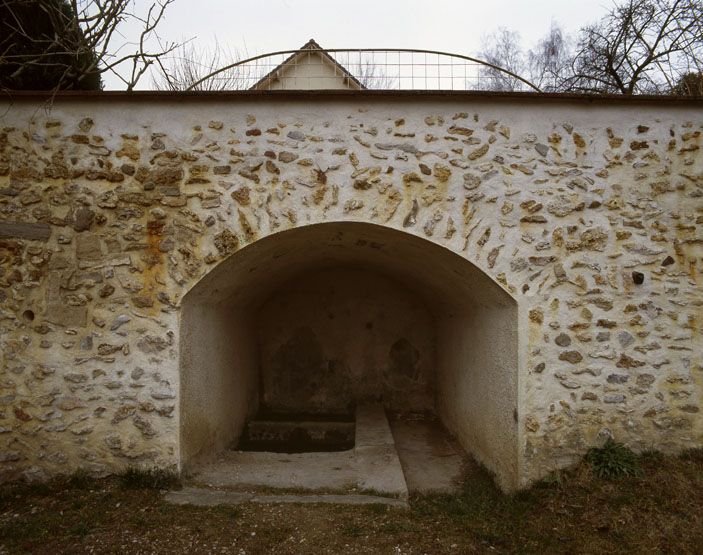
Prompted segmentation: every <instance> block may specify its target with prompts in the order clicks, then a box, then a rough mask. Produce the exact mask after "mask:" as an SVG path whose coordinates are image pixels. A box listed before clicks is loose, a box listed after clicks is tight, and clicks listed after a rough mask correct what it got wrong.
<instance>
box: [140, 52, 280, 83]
mask: <svg viewBox="0 0 703 555" xmlns="http://www.w3.org/2000/svg"><path fill="white" fill-rule="evenodd" d="M247 57H248V55H247V54H246V52H245V53H244V55H242V54H241V53H240V52H239V51H238V50H234V51H232V50H229V49H228V48H225V47H223V46H222V45H221V44H220V43H219V42H218V41H217V40H216V41H215V45H214V46H213V47H212V48H205V49H200V48H198V47H196V46H195V45H194V44H193V43H192V42H189V43H184V44H182V45H181V46H180V47H179V48H178V49H177V50H176V51H175V52H174V53H173V54H171V55H169V56H167V57H165V58H163V59H160V60H159V62H158V66H159V71H158V73H157V74H156V75H155V76H154V77H153V81H152V82H153V85H154V88H156V89H157V90H162V91H185V90H194V91H226V90H243V89H248V88H250V87H251V86H252V85H254V83H256V82H257V81H258V79H260V78H261V77H262V76H263V74H264V73H266V71H265V70H264V68H263V66H258V65H254V64H246V63H245V64H242V65H240V66H234V67H227V66H231V65H232V64H233V63H235V62H237V61H238V60H243V59H245V58H247ZM225 67H227V69H224V70H223V71H219V72H218V71H217V70H219V69H220V68H225ZM193 85H195V86H193Z"/></svg>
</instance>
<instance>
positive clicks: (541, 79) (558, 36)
mask: <svg viewBox="0 0 703 555" xmlns="http://www.w3.org/2000/svg"><path fill="white" fill-rule="evenodd" d="M570 42H571V41H570V40H569V38H568V37H567V35H566V34H565V33H564V31H563V29H562V28H561V27H560V26H559V24H557V23H556V22H554V21H552V23H551V26H550V28H549V30H548V31H547V34H546V35H545V36H544V37H543V38H542V39H540V40H539V41H538V42H537V44H536V45H535V47H534V48H533V49H531V50H530V51H528V53H527V68H528V74H529V76H530V81H532V82H533V83H535V84H536V85H537V86H538V87H539V88H540V89H541V90H543V91H545V92H556V91H560V90H562V89H563V88H564V82H565V80H566V79H567V78H568V77H569V73H570V70H571V65H572V60H573V54H572V52H571V46H570Z"/></svg>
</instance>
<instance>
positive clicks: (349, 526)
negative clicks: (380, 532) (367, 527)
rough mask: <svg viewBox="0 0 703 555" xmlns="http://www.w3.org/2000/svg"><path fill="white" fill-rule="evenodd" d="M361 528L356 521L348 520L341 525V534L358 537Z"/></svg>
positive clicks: (361, 530)
mask: <svg viewBox="0 0 703 555" xmlns="http://www.w3.org/2000/svg"><path fill="white" fill-rule="evenodd" d="M362 532H363V528H362V527H361V526H359V525H358V524H356V523H353V522H348V523H346V524H345V525H344V526H342V534H344V535H345V536H349V537H351V538H358V537H359V536H361V533H362Z"/></svg>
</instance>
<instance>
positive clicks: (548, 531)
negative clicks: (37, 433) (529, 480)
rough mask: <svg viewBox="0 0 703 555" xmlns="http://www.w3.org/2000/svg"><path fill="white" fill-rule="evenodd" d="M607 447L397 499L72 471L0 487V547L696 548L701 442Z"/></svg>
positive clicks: (702, 479)
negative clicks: (329, 498) (312, 498)
mask: <svg viewBox="0 0 703 555" xmlns="http://www.w3.org/2000/svg"><path fill="white" fill-rule="evenodd" d="M620 455H622V453H621V452H620V451H619V450H617V449H612V448H609V449H608V450H607V451H606V452H601V453H600V454H599V457H598V458H597V462H596V463H593V462H589V461H584V462H583V463H582V464H580V465H577V466H576V467H574V468H571V469H569V470H565V471H561V472H558V473H554V474H553V475H551V476H550V477H548V478H547V479H545V480H543V481H542V482H540V483H538V484H535V485H534V486H533V487H532V488H530V489H528V490H526V491H523V492H520V493H518V494H515V495H504V494H502V493H501V492H500V491H498V490H497V488H496V487H495V485H494V484H493V481H492V480H491V477H490V476H489V475H488V473H486V472H484V471H482V470H480V469H477V470H475V471H472V472H470V473H468V474H467V477H466V480H465V483H464V485H463V488H462V490H461V491H460V492H459V493H458V494H455V495H422V496H420V495H416V496H413V497H412V498H411V500H410V505H411V508H410V510H409V511H403V510H398V509H396V508H393V507H387V506H384V505H378V506H377V505H369V506H342V505H331V506H330V505H257V504H253V503H252V504H243V505H237V506H234V507H232V506H220V507H190V506H178V505H170V504H168V503H166V502H164V500H163V494H162V491H161V490H162V489H164V488H165V487H172V486H171V485H170V484H174V483H175V478H174V476H173V475H172V474H170V473H167V472H166V473H162V472H159V471H154V470H153V469H138V468H133V469H128V470H126V471H125V472H124V473H122V474H121V475H120V476H116V477H113V478H107V479H94V478H92V477H90V476H88V475H86V474H84V473H76V474H74V475H73V476H70V477H66V478H62V479H57V480H54V481H52V482H50V483H48V484H13V485H7V486H3V487H0V553H5V552H7V553H51V554H52V555H57V554H60V553H83V552H95V553H135V552H150V553H151V552H153V553H210V552H216V553H239V552H245V553H274V552H275V553H282V554H286V553H296V554H297V553H341V552H343V553H357V552H365V553H398V552H401V553H465V552H477V551H478V552H485V551H489V550H490V551H494V552H519V553H564V552H568V553H625V552H629V553H643V552H670V553H697V552H700V546H701V545H703V512H702V511H701V510H700V508H701V507H702V506H703V450H695V451H689V452H686V453H684V454H683V455H681V456H680V457H669V456H664V455H661V454H659V453H654V452H653V453H646V454H644V455H641V456H639V457H635V458H636V464H637V468H638V469H639V472H638V473H630V472H628V473H623V474H620V475H619V477H618V478H617V479H611V478H608V479H605V478H601V477H599V474H598V473H597V472H596V471H594V468H595V467H594V466H593V464H600V462H598V461H601V460H602V459H603V457H606V458H607V460H608V461H610V462H608V463H607V466H608V468H610V467H611V466H612V464H616V466H618V465H622V463H623V460H622V459H621V458H619V457H620ZM613 457H614V459H613ZM625 459H626V460H629V455H628V456H627V457H625ZM613 460H615V461H616V463H613V462H612V461H613ZM630 462H632V461H630Z"/></svg>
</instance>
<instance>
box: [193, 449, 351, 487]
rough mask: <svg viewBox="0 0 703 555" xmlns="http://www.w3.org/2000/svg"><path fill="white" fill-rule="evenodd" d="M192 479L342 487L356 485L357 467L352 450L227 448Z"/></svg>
mask: <svg viewBox="0 0 703 555" xmlns="http://www.w3.org/2000/svg"><path fill="white" fill-rule="evenodd" d="M193 480H194V482H195V483H198V484H205V485H208V486H214V487H256V486H265V487H272V488H301V489H307V490H320V489H326V490H346V489H350V488H353V487H355V486H356V484H357V467H356V462H355V460H354V452H353V451H337V452H325V453H270V452H265V451H261V452H255V451H227V452H224V453H222V454H221V455H220V457H218V460H217V461H215V462H213V463H209V464H207V465H204V466H202V467H201V468H200V469H199V470H198V471H197V472H196V473H195V475H194V477H193Z"/></svg>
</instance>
